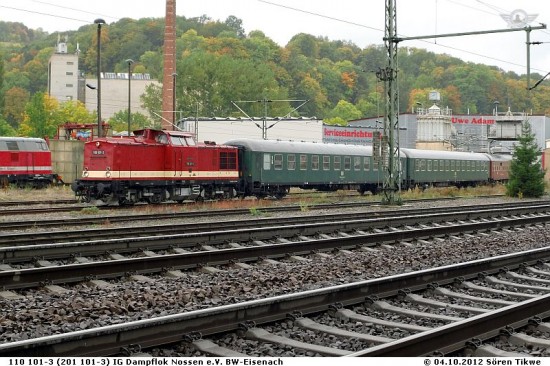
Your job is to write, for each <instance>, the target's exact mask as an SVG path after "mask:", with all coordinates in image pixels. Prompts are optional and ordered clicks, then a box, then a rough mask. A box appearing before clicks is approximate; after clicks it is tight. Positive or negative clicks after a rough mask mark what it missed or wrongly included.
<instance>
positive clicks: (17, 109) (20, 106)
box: [4, 86, 29, 129]
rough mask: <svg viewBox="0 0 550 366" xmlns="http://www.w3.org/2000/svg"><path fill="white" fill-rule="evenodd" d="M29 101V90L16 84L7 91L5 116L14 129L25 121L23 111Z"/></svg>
mask: <svg viewBox="0 0 550 366" xmlns="http://www.w3.org/2000/svg"><path fill="white" fill-rule="evenodd" d="M28 101H29V92H28V91H26V90H25V89H23V88H20V87H17V86H14V87H13V88H10V89H8V90H7V91H6V94H5V107H4V117H5V118H6V121H7V122H8V123H9V124H10V126H11V127H13V128H14V129H18V128H19V124H20V123H21V122H22V121H23V113H24V112H25V105H26V104H27V102H28Z"/></svg>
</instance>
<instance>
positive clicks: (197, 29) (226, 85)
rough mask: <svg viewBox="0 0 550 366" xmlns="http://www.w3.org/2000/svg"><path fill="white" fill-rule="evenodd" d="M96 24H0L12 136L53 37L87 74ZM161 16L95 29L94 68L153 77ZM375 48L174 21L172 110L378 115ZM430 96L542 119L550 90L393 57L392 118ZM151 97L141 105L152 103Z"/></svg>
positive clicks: (379, 49) (42, 84)
mask: <svg viewBox="0 0 550 366" xmlns="http://www.w3.org/2000/svg"><path fill="white" fill-rule="evenodd" d="M96 29H97V28H96V26H95V25H94V24H90V25H86V26H83V27H81V28H79V29H78V30H75V31H71V32H67V33H63V34H61V35H58V34H57V33H55V34H48V33H45V32H43V31H41V30H32V29H28V28H27V27H25V26H24V25H23V24H21V23H6V22H0V56H1V59H3V60H4V63H3V64H0V86H1V88H0V119H3V120H5V121H7V122H8V123H9V125H11V126H12V127H13V128H14V129H16V130H17V129H19V128H20V127H21V123H22V122H23V121H24V119H25V108H26V107H28V103H30V101H31V99H32V97H33V96H34V95H35V94H36V93H40V92H45V91H46V87H47V85H46V84H47V67H48V59H49V57H50V55H51V54H52V52H53V51H54V46H55V44H56V42H57V39H58V37H59V36H61V37H62V39H64V37H65V36H66V37H67V38H68V45H69V52H75V50H76V47H77V45H78V46H79V49H80V50H81V54H80V68H81V70H82V71H83V72H84V73H85V74H87V75H90V77H92V78H93V77H94V75H95V72H96V69H95V67H96V44H97V43H96V42H97V40H96V39H95V37H96ZM163 34H164V19H162V18H158V19H154V18H145V19H139V20H133V19H128V18H124V19H121V20H119V21H118V22H116V23H112V24H109V25H106V26H105V27H103V28H102V43H101V44H102V54H101V55H102V68H103V71H105V72H126V71H127V67H128V66H127V63H126V62H125V60H127V59H133V60H135V61H136V62H135V64H134V72H140V73H149V74H151V76H152V77H153V78H155V79H157V80H162V77H161V74H162V46H163ZM380 43H381V44H380V45H371V46H368V47H367V48H364V49H361V48H360V47H358V46H357V45H355V44H352V43H350V42H347V41H330V40H328V39H326V38H323V37H316V36H312V35H309V34H303V33H302V34H297V35H295V36H294V37H293V38H292V39H291V40H290V42H289V43H288V44H287V45H286V46H284V47H281V46H279V45H277V44H276V43H275V42H274V41H273V40H271V39H270V38H268V37H266V36H265V35H264V34H263V33H262V32H261V31H257V30H252V31H249V30H246V31H245V30H244V29H243V28H242V21H241V20H240V19H238V18H236V17H228V18H227V19H226V20H225V21H223V22H221V21H213V20H211V19H209V18H208V17H206V16H203V17H200V18H189V19H187V18H184V17H178V18H177V55H178V57H177V73H178V75H177V93H176V95H177V101H176V105H177V108H176V109H177V110H181V111H182V115H183V116H189V115H193V116H194V115H195V114H197V111H198V114H199V115H200V116H230V115H232V116H242V113H241V112H240V111H239V110H238V109H237V108H235V106H234V105H233V104H232V103H231V101H235V100H263V99H268V100H271V101H273V102H272V103H269V105H268V110H267V114H268V115H269V116H283V115H286V114H287V113H289V112H290V111H291V110H292V109H293V108H294V107H296V106H297V104H296V103H291V102H279V100H289V99H291V100H308V101H309V102H307V103H306V104H305V105H304V106H303V107H301V108H299V109H298V111H296V112H295V113H294V115H303V116H316V117H318V118H324V119H325V120H327V121H332V122H334V123H342V122H344V121H346V120H350V119H357V118H361V117H368V116H373V115H381V114H383V111H384V107H383V91H382V89H383V84H382V83H381V82H379V81H378V80H377V78H376V75H375V72H376V71H377V70H378V69H379V68H381V67H383V66H384V64H385V50H384V47H383V46H382V39H381V40H380ZM540 78H542V75H538V74H532V75H531V81H532V83H533V82H534V81H536V80H539V79H540ZM430 90H438V91H439V92H440V93H441V97H442V100H441V105H442V106H445V107H447V106H448V107H449V108H452V109H453V112H454V113H457V114H460V113H467V112H469V113H472V114H474V113H491V112H492V109H493V102H494V101H495V100H498V101H499V102H500V108H503V107H507V106H508V105H510V106H511V108H512V110H513V111H531V109H532V112H533V113H535V114H542V113H546V114H548V113H550V84H548V83H547V82H544V83H542V84H541V85H539V86H538V87H537V88H536V89H534V90H533V91H532V92H531V105H530V104H529V98H528V92H527V90H526V77H525V75H517V74H515V73H513V72H503V71H502V70H500V69H498V68H496V67H489V66H485V65H481V64H473V63H466V62H464V61H462V60H460V59H458V58H455V57H450V56H448V55H444V54H443V55H442V54H434V53H431V52H427V51H425V50H423V49H418V48H406V47H401V48H400V50H399V93H400V94H399V95H400V105H399V108H400V111H401V112H405V111H410V110H411V108H412V107H415V104H416V103H417V102H419V103H422V104H423V105H425V106H428V105H429V102H428V100H427V98H428V92H429V91H430ZM158 98H159V95H158V93H155V92H154V91H150V94H149V95H148V96H147V98H145V100H144V103H145V104H146V105H147V107H148V108H150V109H154V108H155V105H159V104H158V103H159V100H158ZM241 107H242V108H243V109H244V110H245V112H246V113H247V114H249V115H250V116H262V115H263V114H264V109H263V108H264V105H263V103H248V104H246V105H244V106H241Z"/></svg>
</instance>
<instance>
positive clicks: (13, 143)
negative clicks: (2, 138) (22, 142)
mask: <svg viewBox="0 0 550 366" xmlns="http://www.w3.org/2000/svg"><path fill="white" fill-rule="evenodd" d="M6 145H7V146H8V150H9V151H19V144H17V141H6Z"/></svg>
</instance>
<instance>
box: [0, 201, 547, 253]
mask: <svg viewBox="0 0 550 366" xmlns="http://www.w3.org/2000/svg"><path fill="white" fill-rule="evenodd" d="M526 203H527V204H528V205H531V207H534V206H544V205H550V201H533V202H519V203H518V202H513V203H509V204H506V205H501V206H498V207H500V208H503V209H506V208H512V207H518V206H522V205H523V206H524V205H525V204H526ZM378 205H379V204H378V203H374V202H343V203H330V204H312V205H308V206H307V207H303V206H296V205H290V206H270V207H262V208H258V209H257V210H256V212H257V213H258V214H263V215H269V214H271V213H276V212H300V211H303V210H304V209H306V210H308V211H309V210H324V209H328V210H341V209H347V208H363V207H366V208H369V207H374V206H378ZM491 207H493V208H495V207H497V206H495V204H488V205H476V206H475V208H476V209H480V210H483V209H486V208H491ZM462 209H463V210H468V207H467V206H463V207H462ZM40 210H42V209H40ZM432 210H435V211H434V212H448V211H451V210H452V207H448V206H438V207H434V208H433V209H432ZM415 211H418V210H415V209H407V208H406V206H405V208H402V209H400V210H390V211H376V212H365V214H370V215H374V216H376V217H384V216H385V215H386V216H388V215H397V214H399V215H408V214H410V213H414V212H415ZM53 212H55V211H53ZM250 214H251V210H250V209H249V208H240V209H223V210H204V211H184V212H167V213H163V212H156V213H154V214H128V215H101V216H94V217H74V218H62V219H47V218H44V217H41V218H40V219H31V220H12V221H0V230H2V231H4V232H7V231H9V230H27V229H29V228H32V229H37V228H54V227H63V228H72V227H78V226H86V225H88V226H89V225H105V224H106V223H108V224H109V225H111V224H115V223H124V222H137V221H148V220H173V219H190V218H193V219H196V218H204V217H206V218H215V217H227V216H233V215H250ZM180 229H182V228H180ZM69 230H70V229H69ZM102 230H105V231H104V232H105V233H107V234H106V235H113V234H114V231H116V230H114V231H109V230H107V229H106V228H104V229H102ZM132 230H133V232H135V231H134V230H139V228H134V229H132ZM145 230H147V229H145ZM63 232H65V234H62V235H58V237H57V238H55V239H56V240H60V236H63V235H66V237H70V231H67V230H66V229H65V230H63ZM149 232H151V231H149ZM79 233H82V231H80V230H79ZM52 235H53V234H52ZM78 237H79V238H82V237H86V238H89V237H88V236H86V235H84V234H83V233H82V234H81V235H79V236H78ZM12 238H13V237H12ZM12 238H10V240H11V239H12ZM52 239H54V238H52ZM0 245H2V238H0Z"/></svg>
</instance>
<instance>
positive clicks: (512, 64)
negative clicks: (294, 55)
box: [258, 0, 544, 71]
mask: <svg viewBox="0 0 550 366" xmlns="http://www.w3.org/2000/svg"><path fill="white" fill-rule="evenodd" d="M258 1H259V2H262V3H265V4H269V5H273V6H277V7H280V8H284V9H289V10H292V11H297V12H300V13H305V14H309V15H313V16H317V17H321V18H325V19H330V20H334V21H336V22H340V23H345V24H350V25H354V26H358V27H362V28H367V29H370V30H374V31H377V32H382V33H384V30H383V29H379V28H375V27H371V26H368V25H364V24H359V23H355V22H350V21H347V20H343V19H340V18H336V17H332V16H328V15H324V14H320V13H316V12H313V11H309V10H304V9H298V8H294V7H291V6H287V5H282V4H278V3H274V2H271V1H267V0H258ZM447 1H449V2H454V1H453V0H447ZM456 4H458V5H462V6H465V7H468V8H471V9H474V10H477V11H481V12H485V13H489V14H492V15H497V14H494V13H490V12H487V11H483V10H482V9H478V8H474V7H471V6H466V5H464V4H459V3H456ZM486 5H487V4H486ZM487 6H489V5H487ZM398 36H399V37H405V38H406V36H405V35H403V34H398ZM418 41H420V42H424V43H428V44H433V45H436V46H440V47H443V48H447V49H451V50H455V51H459V52H463V53H466V54H470V55H473V56H478V57H482V58H486V59H488V60H493V61H497V62H501V63H504V64H508V65H511V66H520V67H526V66H525V65H523V64H518V63H515V62H511V61H506V60H503V59H500V58H496V57H492V56H487V55H483V54H480V53H476V52H472V51H467V50H464V49H460V48H456V47H452V46H447V45H445V44H442V43H437V42H431V41H429V40H418ZM533 70H537V71H544V70H541V69H536V68H533Z"/></svg>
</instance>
